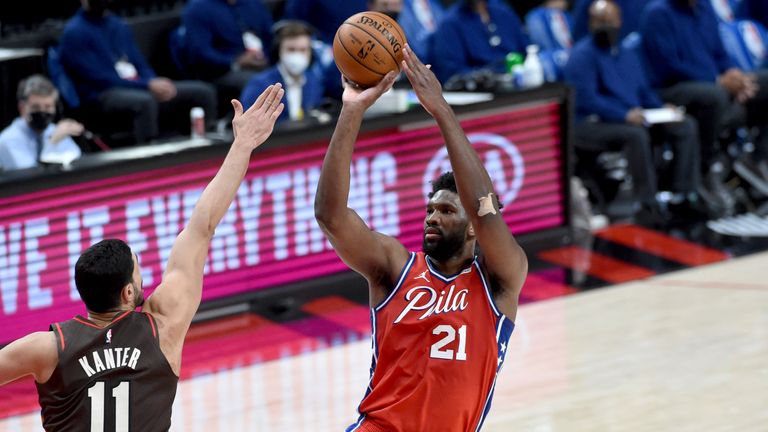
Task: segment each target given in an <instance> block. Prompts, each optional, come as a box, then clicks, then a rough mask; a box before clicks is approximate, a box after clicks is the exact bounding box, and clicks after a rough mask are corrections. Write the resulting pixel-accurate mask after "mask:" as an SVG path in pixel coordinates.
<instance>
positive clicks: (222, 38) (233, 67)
mask: <svg viewBox="0 0 768 432" xmlns="http://www.w3.org/2000/svg"><path fill="white" fill-rule="evenodd" d="M272 24H273V23H272V15H271V14H270V12H269V10H268V9H267V7H266V6H264V3H263V1H262V0H191V1H190V2H188V3H187V4H186V5H185V6H184V11H183V13H182V16H181V28H180V29H179V31H178V32H177V33H176V34H175V36H174V38H172V44H171V45H172V46H171V49H172V50H173V51H174V56H175V58H176V59H177V61H178V63H179V66H180V68H181V69H182V71H183V74H184V75H185V76H188V77H191V78H195V79H201V80H205V81H209V82H212V83H214V84H215V85H216V88H217V90H218V93H219V99H220V104H219V107H222V106H227V107H228V106H229V101H230V100H232V99H233V98H237V97H238V96H239V95H240V92H241V91H242V90H243V87H245V84H246V83H247V82H248V80H249V79H250V78H251V76H252V75H253V74H254V73H255V72H256V71H258V70H261V69H264V68H265V67H266V66H268V65H269V59H268V58H267V55H266V49H267V48H268V47H269V46H270V44H271V40H270V38H271V35H270V30H271V28H272ZM222 102H223V103H224V104H225V105H222Z"/></svg>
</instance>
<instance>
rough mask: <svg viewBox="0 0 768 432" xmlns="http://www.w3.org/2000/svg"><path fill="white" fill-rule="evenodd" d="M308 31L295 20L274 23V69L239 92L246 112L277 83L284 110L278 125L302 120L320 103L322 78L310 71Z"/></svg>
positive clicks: (257, 77)
mask: <svg viewBox="0 0 768 432" xmlns="http://www.w3.org/2000/svg"><path fill="white" fill-rule="evenodd" d="M311 42H312V30H311V29H310V27H309V26H308V25H307V24H305V23H303V22H301V21H295V20H286V21H283V22H278V23H277V24H276V28H275V31H274V42H273V43H274V50H275V51H276V55H275V57H276V59H277V65H276V66H273V67H271V68H269V69H267V70H265V71H262V72H260V73H258V74H256V75H255V76H254V77H253V78H251V80H250V82H248V84H247V85H246V86H245V88H244V89H243V94H242V96H241V98H240V100H241V102H242V104H243V107H244V108H245V109H247V108H248V107H250V106H251V105H253V103H254V102H255V101H256V98H258V96H259V95H260V94H261V93H262V92H263V91H264V90H265V89H266V88H267V87H269V86H270V85H271V84H274V83H277V82H279V83H281V84H282V85H283V88H284V89H285V100H284V101H283V103H284V104H285V109H284V110H283V113H282V114H280V117H279V118H278V121H284V120H287V119H290V120H303V119H304V118H305V117H306V116H307V115H308V114H309V111H310V110H312V109H314V108H316V107H317V106H319V105H320V103H321V101H322V99H323V90H324V88H323V76H322V74H321V73H320V69H316V68H312V69H310V64H311V63H312V60H313V51H312V45H311Z"/></svg>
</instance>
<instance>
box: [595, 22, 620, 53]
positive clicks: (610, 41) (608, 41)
mask: <svg viewBox="0 0 768 432" xmlns="http://www.w3.org/2000/svg"><path fill="white" fill-rule="evenodd" d="M620 31H621V29H620V28H619V27H612V26H605V27H598V28H596V29H594V30H593V31H592V37H593V38H594V40H595V44H596V45H597V46H599V47H600V48H613V47H615V46H616V45H617V44H618V43H619V32H620Z"/></svg>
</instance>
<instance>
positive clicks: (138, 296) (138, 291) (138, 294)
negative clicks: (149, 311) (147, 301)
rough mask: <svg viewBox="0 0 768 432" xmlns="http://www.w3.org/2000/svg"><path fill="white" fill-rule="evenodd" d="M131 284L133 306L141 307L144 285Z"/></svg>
mask: <svg viewBox="0 0 768 432" xmlns="http://www.w3.org/2000/svg"><path fill="white" fill-rule="evenodd" d="M132 284H133V292H134V293H135V294H134V295H133V308H134V309H135V308H137V307H141V306H143V305H144V287H139V286H136V284H134V283H132Z"/></svg>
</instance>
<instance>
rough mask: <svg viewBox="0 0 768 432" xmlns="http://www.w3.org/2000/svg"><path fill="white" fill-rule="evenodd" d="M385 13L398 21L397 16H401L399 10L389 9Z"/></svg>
mask: <svg viewBox="0 0 768 432" xmlns="http://www.w3.org/2000/svg"><path fill="white" fill-rule="evenodd" d="M384 15H386V16H388V17H390V18H392V21H397V18H398V17H399V16H400V12H397V11H387V12H384Z"/></svg>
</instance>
